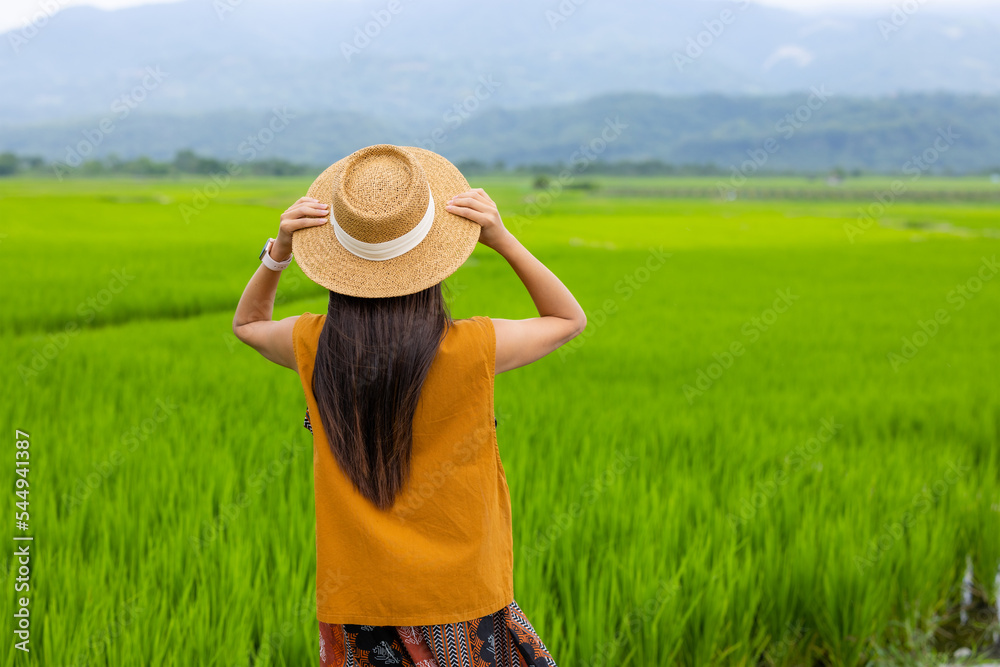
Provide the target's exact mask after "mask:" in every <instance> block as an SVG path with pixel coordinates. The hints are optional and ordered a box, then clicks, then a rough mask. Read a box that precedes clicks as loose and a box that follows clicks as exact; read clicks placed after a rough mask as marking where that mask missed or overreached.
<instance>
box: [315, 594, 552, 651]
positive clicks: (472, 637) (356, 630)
mask: <svg viewBox="0 0 1000 667" xmlns="http://www.w3.org/2000/svg"><path fill="white" fill-rule="evenodd" d="M319 659H320V665H322V667H375V666H379V667H381V666H382V665H395V666H397V667H555V665H556V663H555V661H554V660H553V659H552V656H551V655H550V654H549V651H548V649H546V648H545V645H544V644H543V643H542V640H541V639H539V637H538V634H537V633H536V632H535V629H534V628H533V627H531V623H529V622H528V619H527V617H525V615H524V612H522V611H521V608H520V607H518V606H517V602H511V603H510V605H508V606H506V607H504V608H503V609H501V610H500V611H498V612H494V613H492V614H489V615H487V616H483V617H481V618H477V619H474V620H472V621H463V622H462V623H448V624H446V625H419V626H409V627H395V626H391V625H340V624H331V623H324V622H323V621H320V622H319Z"/></svg>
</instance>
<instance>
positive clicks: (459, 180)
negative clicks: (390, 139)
mask: <svg viewBox="0 0 1000 667" xmlns="http://www.w3.org/2000/svg"><path fill="white" fill-rule="evenodd" d="M469 189H470V188H469V183H468V182H467V181H466V180H465V177H464V176H462V173H461V172H460V171H459V170H458V168H456V167H455V165H453V164H452V163H451V162H449V161H448V160H446V159H445V158H443V157H441V156H440V155H438V154H437V153H433V152H431V151H428V150H424V149H423V148H414V147H411V146H406V147H400V146H393V145H390V144H379V145H377V146H369V147H368V148H362V149H361V150H359V151H357V152H355V153H352V154H351V155H348V156H347V157H345V158H344V159H342V160H340V161H339V162H336V163H334V164H333V165H331V166H330V167H328V168H327V169H326V170H325V171H324V172H323V173H322V174H320V175H319V177H318V178H317V179H316V180H315V181H314V182H313V184H312V185H311V186H310V187H309V192H308V196H309V197H315V198H316V199H318V200H319V201H320V202H322V203H325V204H329V205H330V209H329V210H330V222H329V224H325V225H319V226H317V227H306V228H304V229H299V230H297V231H295V232H294V233H293V234H292V254H293V255H295V261H296V263H297V264H298V265H299V267H300V268H301V269H302V271H303V273H305V274H306V276H308V278H309V279H310V280H312V281H313V282H315V283H317V284H319V285H322V286H323V287H325V288H327V289H328V290H330V291H332V292H337V293H339V294H347V295H349V296H359V297H368V298H372V297H388V296H401V295H404V294H413V293H415V292H419V291H420V290H423V289H426V288H428V287H431V286H433V285H436V284H438V283H439V282H441V281H442V280H444V279H445V278H447V277H448V276H450V275H451V274H452V273H454V272H455V270H456V269H458V267H460V266H461V265H462V264H463V263H464V262H465V260H466V259H468V257H469V255H471V254H472V251H473V249H474V248H475V247H476V243H477V242H478V241H479V232H480V229H481V228H480V226H479V225H477V224H476V223H474V222H472V221H471V220H468V219H466V218H463V217H461V216H457V215H455V214H453V213H449V212H448V211H446V210H445V205H446V204H447V203H448V200H449V199H451V198H452V197H454V196H455V195H457V194H461V193H462V192H465V191H467V190H469Z"/></svg>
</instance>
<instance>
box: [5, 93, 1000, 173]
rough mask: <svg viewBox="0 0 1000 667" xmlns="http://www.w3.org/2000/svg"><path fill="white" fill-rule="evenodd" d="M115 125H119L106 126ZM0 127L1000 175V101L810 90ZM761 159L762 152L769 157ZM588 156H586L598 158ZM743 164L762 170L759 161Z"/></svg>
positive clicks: (220, 142) (273, 152) (149, 139)
mask: <svg viewBox="0 0 1000 667" xmlns="http://www.w3.org/2000/svg"><path fill="white" fill-rule="evenodd" d="M110 118H112V119H114V117H113V116H112V117H110ZM108 119H109V117H108V116H105V117H103V118H97V117H95V118H90V119H86V120H83V121H79V122H75V123H60V124H52V123H46V124H40V125H36V126H30V127H29V126H20V127H16V128H11V127H0V147H4V148H6V149H12V150H15V151H16V152H18V153H20V154H22V155H29V154H37V155H41V156H43V157H45V158H47V159H48V160H58V161H61V162H63V163H65V164H68V165H69V166H74V161H78V160H79V159H83V158H89V157H94V156H106V155H109V154H112V153H116V154H118V155H119V156H120V157H124V158H131V157H136V156H139V155H148V156H150V157H153V158H156V159H160V160H163V159H167V158H171V157H173V155H174V153H175V151H176V150H177V149H178V148H193V149H195V150H197V151H198V152H199V153H201V154H204V155H209V156H212V157H215V158H218V159H222V160H225V161H234V162H236V163H238V164H242V163H246V162H247V161H249V160H253V159H258V158H260V159H268V158H283V159H286V160H290V161H292V162H297V163H307V164H313V165H325V164H330V163H332V162H333V161H335V160H336V159H339V158H340V157H343V156H344V155H347V154H349V153H351V152H352V151H354V150H357V149H358V148H361V147H364V146H367V145H371V144H375V143H394V144H401V145H417V146H423V147H425V148H430V149H433V150H435V151H437V152H439V153H441V154H442V155H444V156H446V157H448V158H449V159H451V160H453V161H455V162H461V161H464V160H479V161H481V162H485V163H493V162H494V161H497V160H502V161H504V162H505V163H506V164H508V165H520V164H532V163H555V162H563V163H565V164H570V163H573V162H574V160H577V159H580V155H581V146H592V147H593V153H592V155H593V156H594V157H595V158H600V159H602V160H607V161H616V160H624V159H630V160H648V159H659V160H662V161H664V162H668V163H672V164H713V165H716V166H719V167H723V168H725V169H729V168H730V167H731V166H740V167H742V166H743V165H744V164H745V163H746V162H747V160H755V161H756V163H760V165H759V166H760V167H761V168H766V169H768V170H808V171H821V170H826V169H830V168H832V167H835V166H839V167H843V168H845V169H855V168H860V169H864V170H869V171H883V172H892V173H899V172H904V171H906V170H907V167H908V166H909V167H912V166H913V165H914V164H921V165H922V164H924V162H920V163H917V162H915V158H918V159H921V160H924V161H925V162H926V168H924V167H923V166H921V167H919V169H920V171H921V173H925V172H938V173H940V172H947V171H951V172H957V173H962V172H973V171H975V172H981V171H983V170H986V169H997V170H1000V97H984V96H972V95H953V94H936V95H928V94H908V95H900V96H896V97H892V98H880V99H869V98H858V97H837V96H832V95H828V94H827V91H825V90H824V89H823V88H822V87H819V88H817V89H816V90H815V91H813V92H804V93H794V94H788V95H782V96H767V97H764V96H756V97H745V96H740V97H733V96H723V95H717V94H703V95H698V96H690V97H678V96H671V97H664V96H660V95H653V94H648V93H645V94H642V93H633V94H614V95H603V96H598V97H595V98H593V99H591V100H587V101H584V102H575V103H572V104H562V105H552V106H537V107H528V108H524V109H497V108H494V109H485V110H482V111H476V112H473V113H468V114H466V116H465V117H463V116H462V115H460V114H458V113H457V112H455V111H454V110H452V111H451V112H449V114H446V115H445V116H442V117H439V118H424V119H419V120H408V119H405V118H402V117H401V116H399V115H375V114H361V113H356V112H326V111H320V112H310V113H302V112H293V111H291V110H288V109H282V108H278V109H277V110H276V111H275V110H272V111H263V112H259V111H244V112H218V113H214V112H213V113H206V114H199V115H196V116H182V115H167V114H150V113H147V114H142V115H136V116H128V117H126V118H125V119H123V120H113V124H112V126H111V127H110V128H107V126H106V125H105V127H106V128H107V129H109V130H110V131H109V132H106V133H105V132H103V131H102V130H101V129H100V128H101V127H102V123H103V122H104V121H106V120H108ZM762 151H765V152H763V153H762ZM588 159H589V158H588ZM756 163H754V164H750V165H749V166H748V167H746V169H750V170H756V169H757V168H758V167H757V166H755V164H756Z"/></svg>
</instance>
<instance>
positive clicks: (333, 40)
mask: <svg viewBox="0 0 1000 667" xmlns="http://www.w3.org/2000/svg"><path fill="white" fill-rule="evenodd" d="M915 4H916V6H919V7H920V9H918V10H917V11H915V12H914V13H913V14H912V15H909V14H905V13H901V14H899V15H897V16H895V17H894V16H893V15H892V12H891V11H886V12H883V13H881V14H878V13H873V12H871V11H869V12H868V13H865V14H849V13H845V12H844V11H839V12H834V13H829V12H827V13H823V14H817V13H810V14H799V13H794V12H789V11H785V10H779V9H774V8H769V7H764V6H759V5H756V4H750V3H748V2H745V1H744V0H738V1H737V2H689V1H682V0H633V1H631V2H628V3H612V2H597V1H593V2H586V1H585V0H543V1H542V2H538V1H537V0H503V2H500V1H499V0H485V1H483V2H477V3H469V2H464V1H461V0H436V1H435V2H434V3H433V4H420V3H415V2H413V0H371V1H369V0H333V1H324V2H320V1H319V0H285V1H283V2H281V3H275V2H267V1H266V0H211V1H209V0H186V1H183V2H177V3H170V4H161V5H146V6H140V7H135V8H130V9H122V10H117V11H102V10H98V9H94V8H90V7H71V8H68V9H65V10H62V11H60V12H58V13H57V14H56V15H55V16H53V17H51V18H50V19H49V20H48V21H47V22H46V23H45V25H42V26H39V27H38V28H37V29H28V30H27V31H25V30H14V31H11V32H8V33H6V34H5V35H4V41H6V42H7V43H8V45H9V47H10V48H5V49H0V88H2V89H3V91H4V95H3V96H2V98H0V124H3V125H6V126H8V127H13V126H15V125H23V124H26V123H40V122H50V121H68V120H74V119H79V118H83V117H92V116H100V115H101V114H108V113H111V111H112V107H113V105H115V104H116V103H117V104H118V106H119V107H120V106H121V105H122V104H125V105H127V106H129V108H130V109H132V110H134V111H135V114H134V116H139V115H140V114H174V115H188V116H191V115H198V114H205V113H220V114H225V113H231V112H247V113H248V112H261V111H266V110H268V109H270V108H272V107H274V106H285V107H289V108H291V109H294V110H296V111H297V112H300V113H307V112H312V111H318V110H335V111H337V112H348V113H355V114H362V115H375V116H378V117H380V118H392V117H405V118H406V119H408V120H419V119H424V120H429V119H439V118H441V117H442V116H443V115H444V114H445V113H446V112H447V111H448V110H449V109H450V108H452V107H453V106H454V105H455V104H458V103H462V102H463V101H467V100H469V99H472V100H473V102H474V103H475V104H476V106H477V107H478V110H486V109H501V108H504V109H525V108H531V107H539V106H544V107H548V106H553V105H560V104H569V103H574V102H581V101H583V100H587V99H590V98H593V97H596V96H601V95H607V94H612V93H624V92H644V93H654V94H660V95H688V96H690V95H698V94H702V93H711V92H715V93H724V94H727V95H746V94H750V95H781V94H785V93H790V92H794V91H802V90H808V89H809V88H811V87H812V86H821V85H822V86H826V87H827V88H828V89H829V90H830V91H832V92H833V94H835V95H838V96H861V95H878V96H885V95H892V94H899V93H912V92H953V93H982V94H995V93H1000V20H998V19H1000V17H998V15H997V13H996V12H995V11H992V12H986V11H983V12H980V13H978V14H973V13H969V12H959V11H957V10H946V9H934V8H932V7H931V6H928V5H921V4H919V3H915ZM901 11H902V10H900V12H901ZM366 30H367V32H368V33H369V35H371V36H369V35H366V34H365V31H366ZM150 71H154V72H158V73H159V80H156V81H154V80H153V79H151V78H150V76H149V72H150ZM484 79H486V80H491V81H494V82H496V83H497V84H498V85H496V86H495V87H494V89H493V90H492V91H490V92H488V93H484V90H485V89H484V88H483V87H482V86H481V84H480V82H481V81H482V80H484ZM144 82H145V83H144ZM477 89H478V92H479V96H478V99H477V98H476V97H472V98H470V96H475V95H476V94H477ZM123 98H124V100H123ZM470 104H471V103H470Z"/></svg>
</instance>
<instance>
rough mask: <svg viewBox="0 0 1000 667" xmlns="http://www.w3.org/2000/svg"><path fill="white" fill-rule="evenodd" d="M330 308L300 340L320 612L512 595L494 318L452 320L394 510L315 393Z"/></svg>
mask: <svg viewBox="0 0 1000 667" xmlns="http://www.w3.org/2000/svg"><path fill="white" fill-rule="evenodd" d="M325 321H326V315H325V314H322V315H316V314H313V313H305V314H303V315H302V316H300V317H299V319H298V320H296V322H295V326H294V328H293V334H292V340H293V344H294V349H295V360H296V362H297V364H298V369H299V378H300V379H301V381H302V388H303V390H304V391H305V396H306V404H307V406H308V408H309V414H310V415H312V419H311V420H310V422H311V426H312V431H313V482H314V487H315V495H316V616H317V617H318V619H319V620H320V621H323V622H326V623H351V624H358V625H397V626H409V625H437V624H442V623H457V622H459V621H467V620H471V619H474V618H478V617H480V616H485V615H486V614H490V613H493V612H495V611H498V610H500V609H502V608H504V607H506V606H507V605H509V604H510V603H511V602H513V600H514V583H513V579H514V577H513V571H514V550H513V534H512V531H511V511H510V491H509V489H508V487H507V478H506V475H505V474H504V469H503V465H502V463H501V461H500V450H499V449H498V447H497V438H496V428H495V422H494V413H493V374H494V368H495V365H494V363H495V362H494V360H495V356H496V335H495V332H494V329H493V322H492V320H490V319H489V318H488V317H473V318H471V319H468V320H455V321H454V323H453V324H452V326H451V328H450V329H449V331H448V333H447V335H446V336H445V337H444V339H443V340H442V342H441V346H440V348H439V349H438V352H437V356H436V357H435V359H434V361H433V362H432V364H431V368H430V371H429V372H428V374H427V379H426V380H425V381H424V385H423V388H422V390H421V394H420V399H419V401H418V403H417V409H416V413H415V415H414V419H413V454H412V459H411V465H410V476H409V478H408V479H407V480H406V482H405V483H404V486H403V488H402V490H401V492H400V493H399V495H398V496H397V497H396V500H395V504H394V505H393V507H392V508H390V509H388V510H380V509H378V508H377V507H376V506H375V505H374V504H372V503H371V502H369V501H368V500H367V499H366V498H364V497H363V496H362V495H361V494H360V493H358V492H357V490H356V489H355V488H354V486H353V485H352V484H351V481H350V480H349V479H348V478H347V476H346V475H344V473H343V472H342V471H341V469H340V466H339V464H338V463H337V460H336V459H335V458H334V456H333V453H332V452H331V451H330V446H329V444H328V442H327V440H326V434H325V433H324V431H323V424H322V419H320V417H319V414H320V413H319V407H318V406H317V404H316V398H315V396H314V395H313V392H312V378H313V366H314V363H315V358H316V347H317V343H318V341H319V335H320V332H321V331H322V329H323V324H324V322H325Z"/></svg>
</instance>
